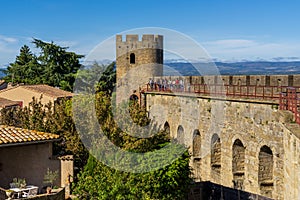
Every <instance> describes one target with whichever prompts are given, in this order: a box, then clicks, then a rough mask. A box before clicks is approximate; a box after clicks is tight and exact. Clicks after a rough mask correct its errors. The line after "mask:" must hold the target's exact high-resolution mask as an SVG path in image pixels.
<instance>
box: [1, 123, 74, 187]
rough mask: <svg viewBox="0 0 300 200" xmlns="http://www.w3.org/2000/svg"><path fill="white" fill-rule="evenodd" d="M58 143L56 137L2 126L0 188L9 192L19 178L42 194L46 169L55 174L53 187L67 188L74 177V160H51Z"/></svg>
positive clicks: (64, 157)
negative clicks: (14, 179)
mask: <svg viewBox="0 0 300 200" xmlns="http://www.w3.org/2000/svg"><path fill="white" fill-rule="evenodd" d="M58 139H59V136H58V135H56V134H51V133H44V132H39V131H34V130H27V129H22V128H16V127H12V126H4V125H1V126H0V187H2V188H5V189H8V188H10V183H11V182H12V180H13V178H22V179H25V180H26V183H27V184H28V185H35V186H38V187H39V191H41V190H42V188H43V187H44V186H45V184H44V176H45V174H46V173H47V170H48V169H49V170H51V171H53V172H54V171H57V172H58V177H57V180H56V181H55V183H54V185H56V186H59V187H65V186H67V185H68V184H69V181H71V179H70V177H73V157H72V156H62V157H55V156H53V154H52V145H53V142H55V141H57V140H58Z"/></svg>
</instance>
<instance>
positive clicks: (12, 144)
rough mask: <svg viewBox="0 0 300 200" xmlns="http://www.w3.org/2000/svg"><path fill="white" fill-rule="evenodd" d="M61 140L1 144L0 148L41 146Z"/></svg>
mask: <svg viewBox="0 0 300 200" xmlns="http://www.w3.org/2000/svg"><path fill="white" fill-rule="evenodd" d="M59 140H61V138H55V139H50V140H37V141H29V142H15V143H6V144H0V148H3V147H11V146H24V145H33V144H41V143H48V142H57V141H59Z"/></svg>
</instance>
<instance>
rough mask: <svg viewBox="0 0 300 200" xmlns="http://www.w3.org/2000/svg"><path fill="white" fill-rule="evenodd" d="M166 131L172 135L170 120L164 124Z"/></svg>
mask: <svg viewBox="0 0 300 200" xmlns="http://www.w3.org/2000/svg"><path fill="white" fill-rule="evenodd" d="M164 131H165V132H166V134H167V135H170V125H169V122H168V121H166V122H165V124H164Z"/></svg>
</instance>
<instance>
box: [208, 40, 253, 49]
mask: <svg viewBox="0 0 300 200" xmlns="http://www.w3.org/2000/svg"><path fill="white" fill-rule="evenodd" d="M203 45H210V46H216V47H218V46H221V47H222V48H228V49H239V48H248V47H253V46H257V45H258V43H257V42H255V41H253V40H242V39H231V40H216V41H212V42H205V43H203Z"/></svg>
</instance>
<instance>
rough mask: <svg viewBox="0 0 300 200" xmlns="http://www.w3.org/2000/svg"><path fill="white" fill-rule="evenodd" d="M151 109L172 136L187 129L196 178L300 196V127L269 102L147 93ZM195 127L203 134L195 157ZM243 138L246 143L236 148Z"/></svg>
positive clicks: (278, 195)
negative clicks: (291, 124) (290, 125)
mask: <svg viewBox="0 0 300 200" xmlns="http://www.w3.org/2000/svg"><path fill="white" fill-rule="evenodd" d="M146 108H147V110H148V112H149V116H150V117H151V118H155V119H159V120H158V121H157V122H158V123H159V124H161V127H163V125H164V124H166V122H167V123H168V124H169V127H170V135H171V137H173V138H177V134H178V127H180V126H181V127H182V129H183V130H184V131H183V133H184V136H183V137H184V140H183V141H184V143H185V145H186V146H187V147H188V149H189V151H190V152H191V155H192V160H191V165H192V167H193V172H194V175H195V180H198V181H199V180H201V181H212V182H214V183H217V184H221V185H223V186H227V187H231V188H239V187H240V188H242V189H243V190H245V191H247V192H251V193H255V194H263V195H265V196H268V197H272V198H274V199H297V198H298V196H299V195H300V193H299V181H298V180H299V179H300V176H299V166H300V165H299V162H300V160H299V153H298V152H299V149H300V143H299V138H298V136H299V135H300V134H299V133H300V131H299V133H296V129H295V127H293V128H289V126H288V125H289V124H290V122H291V120H292V119H291V118H292V117H290V116H289V115H290V113H288V112H284V111H279V110H277V106H274V105H273V104H268V103H262V102H254V101H251V102H250V101H247V100H245V101H243V100H240V101H234V100H225V99H224V100H222V99H219V100H217V99H211V98H209V97H200V96H192V95H188V94H185V95H184V94H177V96H176V95H175V94H171V93H169V94H166V93H164V94H159V93H147V94H146ZM158 111H159V112H158ZM294 126H296V127H299V125H297V124H294ZM195 131H199V133H200V134H199V135H200V137H201V139H200V140H199V141H201V144H197V146H200V156H198V155H193V144H195V143H194V141H193V139H194V138H195V137H194V132H195ZM216 136H217V137H218V138H219V141H220V143H219V144H218V143H215V142H216V141H218V140H215V139H214V138H216ZM237 141H239V143H240V144H239V145H237V149H235V150H233V148H234V144H235V145H236V144H237ZM216 144H217V145H216ZM264 146H265V147H267V148H269V149H270V151H271V152H272V159H270V157H268V158H266V159H268V162H266V160H263V159H264V158H263V156H260V152H264V151H261V150H263V149H264ZM215 149H220V151H218V150H215ZM260 158H261V159H260ZM219 160H220V161H219ZM218 162H220V163H218ZM291 166H292V167H291ZM260 171H261V172H260ZM218 173H219V175H218ZM260 173H262V174H264V173H265V174H266V173H267V175H266V176H265V175H259V174H260ZM262 177H267V179H268V180H267V179H265V180H264V181H263V179H264V178H263V179H262ZM290 179H293V181H290Z"/></svg>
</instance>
